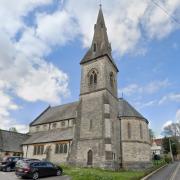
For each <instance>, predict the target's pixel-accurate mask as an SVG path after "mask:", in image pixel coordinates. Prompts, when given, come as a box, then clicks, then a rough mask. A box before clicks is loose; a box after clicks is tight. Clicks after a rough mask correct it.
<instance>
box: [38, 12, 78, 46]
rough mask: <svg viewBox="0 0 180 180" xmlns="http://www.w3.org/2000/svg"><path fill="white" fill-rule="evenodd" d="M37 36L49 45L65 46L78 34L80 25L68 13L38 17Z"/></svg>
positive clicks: (44, 14)
mask: <svg viewBox="0 0 180 180" xmlns="http://www.w3.org/2000/svg"><path fill="white" fill-rule="evenodd" d="M36 33H37V36H38V37H39V38H40V39H42V40H43V41H44V42H46V43H47V44H48V45H63V44H65V43H67V42H68V41H72V40H73V39H74V37H75V36H76V35H77V33H78V25H77V24H76V22H75V21H74V20H73V17H72V16H71V14H69V13H67V11H65V10H62V11H56V12H55V13H53V14H46V13H41V14H38V15H37V29H36Z"/></svg>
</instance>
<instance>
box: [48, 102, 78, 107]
mask: <svg viewBox="0 0 180 180" xmlns="http://www.w3.org/2000/svg"><path fill="white" fill-rule="evenodd" d="M78 102H79V101H74V102H70V103H66V104H60V105H57V106H51V108H56V107H61V106H65V105H70V104H75V103H78Z"/></svg>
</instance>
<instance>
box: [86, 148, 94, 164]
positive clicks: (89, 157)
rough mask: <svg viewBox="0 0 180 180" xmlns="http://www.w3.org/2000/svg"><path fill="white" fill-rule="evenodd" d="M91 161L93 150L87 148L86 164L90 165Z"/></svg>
mask: <svg viewBox="0 0 180 180" xmlns="http://www.w3.org/2000/svg"><path fill="white" fill-rule="evenodd" d="M92 163H93V152H92V150H89V151H88V152H87V165H92Z"/></svg>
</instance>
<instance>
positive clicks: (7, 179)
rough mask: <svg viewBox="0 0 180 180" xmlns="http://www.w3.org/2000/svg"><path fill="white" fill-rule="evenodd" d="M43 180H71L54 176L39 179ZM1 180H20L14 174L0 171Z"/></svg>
mask: <svg viewBox="0 0 180 180" xmlns="http://www.w3.org/2000/svg"><path fill="white" fill-rule="evenodd" d="M39 179H41V180H70V178H69V177H68V176H53V177H46V178H39ZM0 180H20V178H18V177H16V175H15V173H14V172H2V171H0Z"/></svg>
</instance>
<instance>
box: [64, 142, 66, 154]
mask: <svg viewBox="0 0 180 180" xmlns="http://www.w3.org/2000/svg"><path fill="white" fill-rule="evenodd" d="M64 153H67V144H64Z"/></svg>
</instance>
